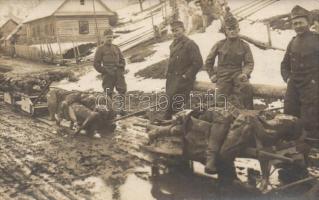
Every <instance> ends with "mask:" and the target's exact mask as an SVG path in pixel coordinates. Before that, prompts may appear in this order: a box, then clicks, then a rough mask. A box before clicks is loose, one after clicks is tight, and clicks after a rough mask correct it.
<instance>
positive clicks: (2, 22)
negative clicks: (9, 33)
mask: <svg viewBox="0 0 319 200" xmlns="http://www.w3.org/2000/svg"><path fill="white" fill-rule="evenodd" d="M10 20H12V21H13V22H15V23H16V24H19V22H18V21H16V20H14V19H12V18H10V19H7V20H3V21H1V22H0V28H2V26H4V25H5V24H6V23H7V22H9V21H10Z"/></svg>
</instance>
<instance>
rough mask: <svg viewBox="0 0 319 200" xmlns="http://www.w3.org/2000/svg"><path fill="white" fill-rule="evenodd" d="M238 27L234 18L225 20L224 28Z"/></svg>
mask: <svg viewBox="0 0 319 200" xmlns="http://www.w3.org/2000/svg"><path fill="white" fill-rule="evenodd" d="M237 26H238V21H237V19H236V18H235V17H233V16H230V17H227V18H226V19H225V27H230V28H236V27H237Z"/></svg>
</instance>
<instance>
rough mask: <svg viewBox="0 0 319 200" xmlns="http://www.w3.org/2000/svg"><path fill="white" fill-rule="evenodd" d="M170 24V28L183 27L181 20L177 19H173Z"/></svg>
mask: <svg viewBox="0 0 319 200" xmlns="http://www.w3.org/2000/svg"><path fill="white" fill-rule="evenodd" d="M170 25H171V27H172V28H177V27H182V28H184V23H183V22H181V21H178V20H176V21H173V22H172V23H171V24H170Z"/></svg>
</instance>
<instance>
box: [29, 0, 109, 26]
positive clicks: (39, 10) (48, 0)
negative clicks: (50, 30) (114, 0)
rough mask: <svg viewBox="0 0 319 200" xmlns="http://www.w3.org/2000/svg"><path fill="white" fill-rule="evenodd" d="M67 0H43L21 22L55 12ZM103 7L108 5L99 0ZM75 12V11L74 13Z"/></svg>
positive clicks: (47, 15)
mask: <svg viewBox="0 0 319 200" xmlns="http://www.w3.org/2000/svg"><path fill="white" fill-rule="evenodd" d="M66 1H68V0H45V1H42V2H41V3H40V4H39V5H38V6H37V7H35V8H34V9H33V10H32V11H31V12H30V14H29V15H28V16H27V18H26V19H25V20H24V21H23V23H27V22H31V21H34V20H37V19H42V18H45V17H49V16H52V15H54V14H55V12H56V11H57V10H58V9H59V8H60V7H61V6H62V5H63V4H64V3H65V2H66ZM99 2H100V3H101V4H102V5H103V6H104V7H105V8H107V9H108V7H107V6H106V5H105V3H104V2H103V1H99ZM75 14H76V13H75Z"/></svg>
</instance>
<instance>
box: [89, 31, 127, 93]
mask: <svg viewBox="0 0 319 200" xmlns="http://www.w3.org/2000/svg"><path fill="white" fill-rule="evenodd" d="M112 41H113V31H112V30H111V29H106V30H105V31H104V44H103V45H102V46H100V47H98V48H97V50H96V53H95V57H94V68H95V69H96V71H98V72H99V73H101V74H102V80H103V82H102V87H103V89H104V92H106V94H107V95H108V96H109V97H110V98H112V94H113V90H114V87H115V88H116V90H117V91H118V93H119V94H120V95H125V93H126V82H125V78H124V69H125V59H124V57H123V55H122V52H121V50H120V49H119V48H118V47H117V46H116V45H114V44H112Z"/></svg>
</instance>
